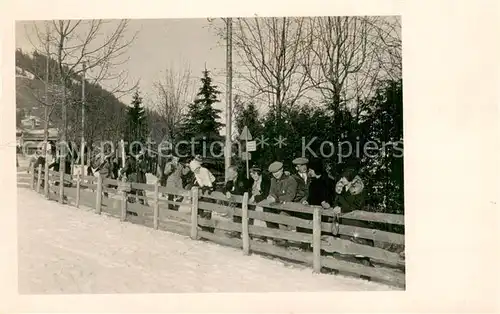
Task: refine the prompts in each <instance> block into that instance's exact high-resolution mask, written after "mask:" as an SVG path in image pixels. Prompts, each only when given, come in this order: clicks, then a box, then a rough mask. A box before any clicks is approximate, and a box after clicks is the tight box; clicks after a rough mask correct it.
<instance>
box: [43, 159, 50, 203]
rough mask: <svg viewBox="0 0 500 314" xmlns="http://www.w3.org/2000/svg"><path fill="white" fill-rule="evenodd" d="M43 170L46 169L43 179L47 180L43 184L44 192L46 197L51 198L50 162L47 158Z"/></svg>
mask: <svg viewBox="0 0 500 314" xmlns="http://www.w3.org/2000/svg"><path fill="white" fill-rule="evenodd" d="M43 171H44V174H43V180H44V182H45V184H44V186H43V194H44V195H45V197H46V198H49V163H48V160H47V159H45V164H44V170H43Z"/></svg>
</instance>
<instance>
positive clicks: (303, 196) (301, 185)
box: [292, 173, 310, 203]
mask: <svg viewBox="0 0 500 314" xmlns="http://www.w3.org/2000/svg"><path fill="white" fill-rule="evenodd" d="M292 177H293V178H294V179H295V181H296V182H297V193H296V194H295V198H294V199H293V202H297V203H302V202H303V201H306V200H307V197H308V194H309V182H310V181H309V180H308V181H307V182H305V181H304V179H303V178H302V177H301V176H300V175H299V174H298V173H296V174H294V175H292Z"/></svg>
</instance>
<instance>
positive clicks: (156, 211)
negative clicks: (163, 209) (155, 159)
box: [153, 180, 160, 229]
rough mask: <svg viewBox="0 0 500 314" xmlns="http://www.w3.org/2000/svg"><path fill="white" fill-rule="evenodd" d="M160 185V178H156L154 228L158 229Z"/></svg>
mask: <svg viewBox="0 0 500 314" xmlns="http://www.w3.org/2000/svg"><path fill="white" fill-rule="evenodd" d="M159 187H160V180H156V182H155V195H154V204H153V206H154V207H153V228H155V229H158V216H159V214H160V213H159V209H160V205H159V202H158V193H159Z"/></svg>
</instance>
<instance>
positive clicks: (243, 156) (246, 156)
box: [241, 152, 252, 161]
mask: <svg viewBox="0 0 500 314" xmlns="http://www.w3.org/2000/svg"><path fill="white" fill-rule="evenodd" d="M241 159H243V160H246V161H249V160H252V154H250V152H241Z"/></svg>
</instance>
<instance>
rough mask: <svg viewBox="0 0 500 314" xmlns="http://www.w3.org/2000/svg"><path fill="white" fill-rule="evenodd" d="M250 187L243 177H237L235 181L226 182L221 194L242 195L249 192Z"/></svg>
mask: <svg viewBox="0 0 500 314" xmlns="http://www.w3.org/2000/svg"><path fill="white" fill-rule="evenodd" d="M251 189H252V185H251V183H250V181H249V180H247V179H246V178H245V177H243V176H240V175H238V176H237V177H236V179H235V180H233V181H227V183H226V184H225V186H224V189H223V192H224V193H227V192H230V193H231V194H234V195H243V194H244V193H245V192H250V191H251Z"/></svg>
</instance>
